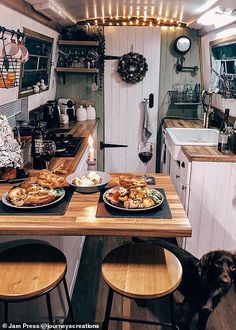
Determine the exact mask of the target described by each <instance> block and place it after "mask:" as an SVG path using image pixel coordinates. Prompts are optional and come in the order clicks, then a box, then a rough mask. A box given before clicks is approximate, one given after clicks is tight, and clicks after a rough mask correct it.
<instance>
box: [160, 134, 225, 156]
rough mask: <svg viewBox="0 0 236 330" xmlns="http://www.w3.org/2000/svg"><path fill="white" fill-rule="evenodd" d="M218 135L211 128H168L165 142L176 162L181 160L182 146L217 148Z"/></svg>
mask: <svg viewBox="0 0 236 330" xmlns="http://www.w3.org/2000/svg"><path fill="white" fill-rule="evenodd" d="M218 135H219V131H218V130H216V129H210V128H209V129H206V128H167V129H166V135H165V141H166V145H167V148H168V149H169V151H170V153H171V155H172V157H173V158H174V160H179V154H180V150H181V146H191V145H192V146H217V144H218Z"/></svg>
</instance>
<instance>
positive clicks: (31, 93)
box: [18, 87, 49, 98]
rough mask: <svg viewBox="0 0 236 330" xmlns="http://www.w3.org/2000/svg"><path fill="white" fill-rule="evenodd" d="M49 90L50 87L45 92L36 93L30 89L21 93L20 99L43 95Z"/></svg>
mask: <svg viewBox="0 0 236 330" xmlns="http://www.w3.org/2000/svg"><path fill="white" fill-rule="evenodd" d="M48 90H49V87H47V89H45V91H40V92H38V93H34V90H33V89H29V90H25V91H21V92H19V95H18V97H19V98H22V97H26V96H30V95H36V94H41V93H44V92H47V91H48Z"/></svg>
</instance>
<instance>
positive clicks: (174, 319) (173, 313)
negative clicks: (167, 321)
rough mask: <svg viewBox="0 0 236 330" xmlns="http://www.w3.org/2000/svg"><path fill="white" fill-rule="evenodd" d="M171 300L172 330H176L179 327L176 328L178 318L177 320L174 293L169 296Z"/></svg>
mask: <svg viewBox="0 0 236 330" xmlns="http://www.w3.org/2000/svg"><path fill="white" fill-rule="evenodd" d="M169 300H170V315H171V323H172V329H173V330H176V329H177V327H176V318H175V300H174V295H173V293H171V294H170V295H169Z"/></svg>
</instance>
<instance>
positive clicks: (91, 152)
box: [88, 135, 94, 162]
mask: <svg viewBox="0 0 236 330" xmlns="http://www.w3.org/2000/svg"><path fill="white" fill-rule="evenodd" d="M88 143H89V161H90V162H94V146H93V138H92V136H91V135H89V139H88Z"/></svg>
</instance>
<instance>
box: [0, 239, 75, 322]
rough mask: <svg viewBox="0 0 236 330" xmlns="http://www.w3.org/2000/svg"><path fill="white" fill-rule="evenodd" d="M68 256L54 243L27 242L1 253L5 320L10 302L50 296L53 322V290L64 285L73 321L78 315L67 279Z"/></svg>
mask: <svg viewBox="0 0 236 330" xmlns="http://www.w3.org/2000/svg"><path fill="white" fill-rule="evenodd" d="M66 270H67V264H66V257H65V256H64V254H63V253H62V252H61V251H60V250H58V249H56V248H55V247H53V246H51V245H46V244H38V243H35V244H24V245H20V246H15V247H13V248H10V249H7V250H6V251H3V252H2V253H0V301H2V302H4V303H5V322H6V323H7V322H8V304H9V303H11V302H14V303H16V302H22V301H26V300H30V299H35V298H38V297H40V296H42V295H46V301H47V309H48V318H49V322H50V323H52V322H53V317H52V308H51V299H50V291H52V290H53V289H54V288H56V287H57V286H58V285H59V284H60V283H61V282H63V284H64V288H65V294H66V299H67V302H68V306H69V312H70V316H71V320H72V322H73V323H74V316H73V311H72V306H71V301H70V297H69V292H68V287H67V283H66V279H65V275H66Z"/></svg>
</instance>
